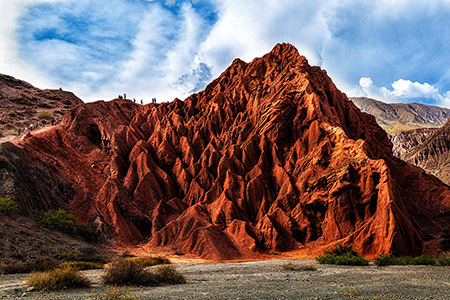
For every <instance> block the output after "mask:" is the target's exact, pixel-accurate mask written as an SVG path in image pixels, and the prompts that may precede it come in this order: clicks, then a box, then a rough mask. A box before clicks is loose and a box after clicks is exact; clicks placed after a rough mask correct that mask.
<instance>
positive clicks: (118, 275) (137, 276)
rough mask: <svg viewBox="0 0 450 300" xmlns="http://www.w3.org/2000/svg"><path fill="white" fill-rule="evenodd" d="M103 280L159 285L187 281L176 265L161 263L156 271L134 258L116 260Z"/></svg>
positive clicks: (107, 281)
mask: <svg viewBox="0 0 450 300" xmlns="http://www.w3.org/2000/svg"><path fill="white" fill-rule="evenodd" d="M102 279H103V282H104V283H105V284H110V285H120V286H123V285H144V286H149V285H158V284H164V283H168V284H178V283H185V282H186V280H185V279H184V276H183V275H182V274H181V273H179V272H178V271H177V270H176V269H175V267H173V266H168V265H160V266H158V267H157V268H156V270H155V271H152V270H151V269H148V268H146V267H145V266H144V265H143V264H142V263H140V262H138V261H134V260H132V259H124V258H122V259H119V260H116V261H114V262H113V263H112V264H111V266H110V267H109V268H107V269H106V272H105V274H104V275H103V278H102Z"/></svg>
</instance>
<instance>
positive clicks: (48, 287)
mask: <svg viewBox="0 0 450 300" xmlns="http://www.w3.org/2000/svg"><path fill="white" fill-rule="evenodd" d="M27 285H29V286H32V287H35V288H37V289H39V290H41V291H56V290H63V289H70V288H82V287H89V286H90V282H89V280H88V279H87V278H86V277H85V276H84V275H83V274H82V273H81V272H80V271H79V270H77V269H74V268H71V267H68V268H57V269H54V270H51V271H47V272H40V273H32V274H30V276H29V277H28V279H27Z"/></svg>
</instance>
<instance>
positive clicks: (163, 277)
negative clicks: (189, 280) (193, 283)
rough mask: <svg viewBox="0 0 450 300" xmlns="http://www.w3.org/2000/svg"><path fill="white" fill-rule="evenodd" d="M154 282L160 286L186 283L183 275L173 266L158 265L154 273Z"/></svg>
mask: <svg viewBox="0 0 450 300" xmlns="http://www.w3.org/2000/svg"><path fill="white" fill-rule="evenodd" d="M155 275H156V280H157V282H158V283H160V284H164V283H165V284H182V283H186V279H185V278H184V275H183V274H181V273H180V272H178V271H177V269H176V268H175V266H168V265H159V266H157V267H156V271H155Z"/></svg>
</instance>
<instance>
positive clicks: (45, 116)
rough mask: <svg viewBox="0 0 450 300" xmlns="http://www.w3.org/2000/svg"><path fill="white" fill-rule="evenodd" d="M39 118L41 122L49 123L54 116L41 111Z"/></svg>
mask: <svg viewBox="0 0 450 300" xmlns="http://www.w3.org/2000/svg"><path fill="white" fill-rule="evenodd" d="M37 117H38V118H39V119H41V120H49V121H50V120H51V119H53V118H54V117H53V115H52V114H51V113H49V112H48V111H41V112H40V113H38V115H37Z"/></svg>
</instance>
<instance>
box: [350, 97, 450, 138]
mask: <svg viewBox="0 0 450 300" xmlns="http://www.w3.org/2000/svg"><path fill="white" fill-rule="evenodd" d="M349 99H350V100H351V101H353V103H354V104H355V105H356V106H357V107H358V108H359V109H360V110H361V111H362V112H365V113H368V114H371V115H372V116H374V117H375V119H376V120H377V123H378V125H380V126H381V127H382V128H383V129H384V130H385V131H386V132H387V133H388V134H389V135H397V134H399V133H401V132H404V131H409V130H414V129H419V128H436V127H441V126H443V125H444V124H445V122H446V121H447V119H448V118H449V117H450V109H448V108H443V107H439V106H431V105H425V104H420V103H384V102H381V101H379V100H375V99H371V98H366V97H350V98H349Z"/></svg>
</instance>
